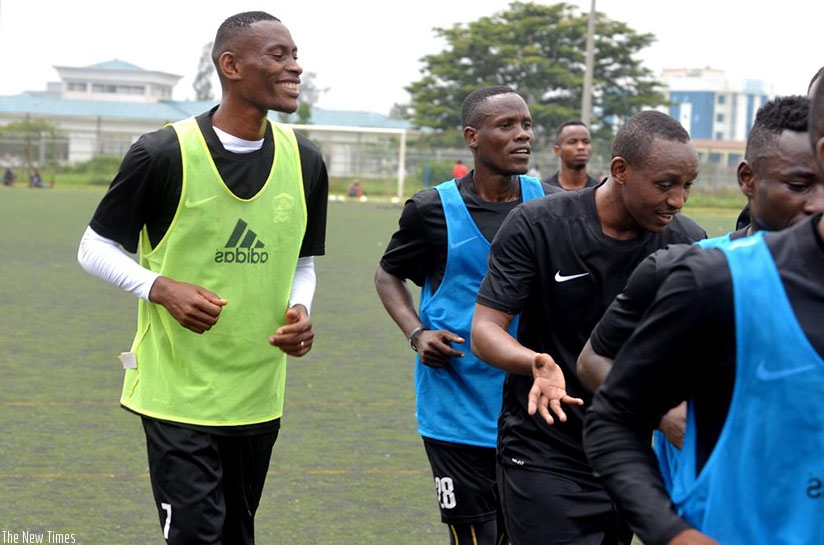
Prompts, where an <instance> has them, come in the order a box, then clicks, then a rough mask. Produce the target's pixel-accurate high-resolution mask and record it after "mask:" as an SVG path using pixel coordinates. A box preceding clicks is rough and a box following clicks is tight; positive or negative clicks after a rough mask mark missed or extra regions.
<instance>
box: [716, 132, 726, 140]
mask: <svg viewBox="0 0 824 545" xmlns="http://www.w3.org/2000/svg"><path fill="white" fill-rule="evenodd" d="M715 139H716V140H723V139H724V133H723V132H720V131H719V132H717V133H715Z"/></svg>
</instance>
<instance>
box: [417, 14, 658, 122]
mask: <svg viewBox="0 0 824 545" xmlns="http://www.w3.org/2000/svg"><path fill="white" fill-rule="evenodd" d="M588 16H589V14H588V13H582V12H580V11H579V10H578V9H577V8H575V7H574V6H571V5H569V4H565V3H559V4H554V5H548V6H547V5H538V4H535V3H531V2H513V3H512V4H510V5H509V7H508V9H507V10H505V11H501V12H499V13H497V14H495V15H493V16H490V17H482V18H480V19H478V20H477V21H474V22H470V23H467V24H463V23H459V24H456V25H454V26H452V28H436V29H434V30H435V33H436V35H437V36H439V37H441V38H444V39H445V40H446V43H447V46H446V48H445V49H444V50H443V51H442V52H440V53H436V54H433V55H427V56H425V57H423V58H422V59H421V61H422V62H423V63H424V67H423V68H422V70H421V74H422V77H421V79H420V80H418V81H415V82H413V83H412V84H410V85H409V86H408V87H407V88H406V90H407V91H408V92H409V94H410V96H411V104H410V105H409V109H408V111H409V112H410V115H409V119H411V120H412V122H413V123H414V124H415V125H417V126H419V127H431V128H436V129H443V130H444V131H451V132H454V131H455V130H456V129H457V130H460V129H461V126H460V107H461V102H462V101H463V99H464V98H465V97H466V95H467V94H469V93H470V92H472V91H473V90H475V89H477V88H478V87H482V86H485V85H509V86H510V87H513V88H514V89H515V90H516V91H518V92H519V93H520V94H521V95H522V96H523V97H524V98H525V99H526V100H527V103H528V104H529V106H530V111H531V113H532V117H533V121H534V125H535V133H536V137H538V138H541V137H542V135H549V134H552V133H553V132H554V128H555V127H556V126H557V125H558V124H560V123H561V122H562V121H564V120H565V119H574V118H580V110H581V95H582V91H583V81H584V71H585V68H586V35H587V21H588ZM653 41H654V36H653V35H652V34H639V33H637V32H635V31H634V30H632V29H631V28H630V27H629V26H627V25H626V24H625V23H622V22H618V21H613V20H610V19H608V18H607V17H606V16H605V15H604V14H602V13H597V15H596V23H595V55H594V57H595V59H594V60H595V62H594V70H593V85H592V87H593V100H592V104H593V115H592V117H591V124H592V126H593V127H592V128H593V132H595V133H596V134H600V135H601V136H607V137H608V135H611V128H610V126H609V125H610V123H611V122H612V121H613V120H614V119H615V117H618V118H625V117H628V116H630V115H632V114H634V113H636V112H638V111H640V110H641V109H642V108H643V107H654V106H658V105H661V104H665V98H664V95H663V94H662V93H661V89H660V84H659V83H658V82H657V81H656V80H655V78H654V77H653V76H652V72H651V71H650V70H649V69H647V68H645V67H644V66H642V65H641V63H640V62H639V61H637V60H636V58H637V55H638V53H639V52H640V51H641V50H642V49H644V48H645V47H648V46H649V45H650V44H651V43H652V42H653Z"/></svg>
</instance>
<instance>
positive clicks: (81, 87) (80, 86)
mask: <svg viewBox="0 0 824 545" xmlns="http://www.w3.org/2000/svg"><path fill="white" fill-rule="evenodd" d="M87 88H88V86H87V84H86V82H80V81H70V82H68V83H67V84H66V89H67V90H69V91H77V92H80V93H85V92H86V89H87Z"/></svg>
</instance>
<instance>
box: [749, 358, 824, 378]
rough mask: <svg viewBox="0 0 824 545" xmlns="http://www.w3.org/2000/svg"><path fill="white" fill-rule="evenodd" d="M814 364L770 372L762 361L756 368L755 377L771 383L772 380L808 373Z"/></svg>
mask: <svg viewBox="0 0 824 545" xmlns="http://www.w3.org/2000/svg"><path fill="white" fill-rule="evenodd" d="M814 367H815V364H813V363H811V364H810V365H804V366H801V367H794V368H793V369H776V370H774V371H773V370H770V369H767V362H764V361H762V362H761V364H760V365H759V366H758V368H757V369H756V370H755V376H757V377H758V378H759V379H761V380H765V381H772V380H779V379H782V378H787V377H791V376H793V375H797V374H799V373H803V372H805V371H809V370H810V369H812V368H814Z"/></svg>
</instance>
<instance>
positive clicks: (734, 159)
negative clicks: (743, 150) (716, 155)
mask: <svg viewBox="0 0 824 545" xmlns="http://www.w3.org/2000/svg"><path fill="white" fill-rule="evenodd" d="M740 162H741V154H740V153H730V154H729V155H727V166H728V167H735V166H738V163H740Z"/></svg>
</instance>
